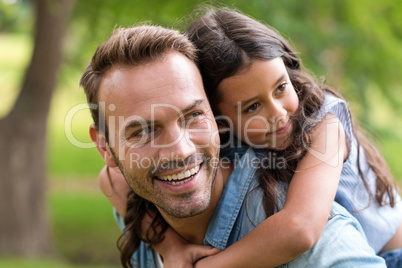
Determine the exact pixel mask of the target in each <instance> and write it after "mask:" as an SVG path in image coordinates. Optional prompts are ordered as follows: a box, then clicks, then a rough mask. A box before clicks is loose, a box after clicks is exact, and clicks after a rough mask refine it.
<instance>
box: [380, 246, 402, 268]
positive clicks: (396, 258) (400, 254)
mask: <svg viewBox="0 0 402 268" xmlns="http://www.w3.org/2000/svg"><path fill="white" fill-rule="evenodd" d="M380 256H381V257H383V258H384V259H385V262H386V264H387V267H388V268H401V267H402V248H398V249H394V250H390V251H386V252H384V253H381V254H380Z"/></svg>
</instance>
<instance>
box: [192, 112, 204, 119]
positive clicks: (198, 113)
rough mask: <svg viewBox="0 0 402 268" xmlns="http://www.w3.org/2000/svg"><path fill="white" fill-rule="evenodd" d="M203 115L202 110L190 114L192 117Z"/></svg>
mask: <svg viewBox="0 0 402 268" xmlns="http://www.w3.org/2000/svg"><path fill="white" fill-rule="evenodd" d="M201 115H202V112H201V111H195V112H192V113H191V114H190V116H191V117H193V118H194V117H198V116H201Z"/></svg>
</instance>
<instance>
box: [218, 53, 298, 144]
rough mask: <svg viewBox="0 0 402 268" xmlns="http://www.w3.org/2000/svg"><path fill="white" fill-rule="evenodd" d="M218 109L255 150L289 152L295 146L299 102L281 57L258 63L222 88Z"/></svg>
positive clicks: (220, 88)
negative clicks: (293, 141)
mask: <svg viewBox="0 0 402 268" xmlns="http://www.w3.org/2000/svg"><path fill="white" fill-rule="evenodd" d="M218 91H219V93H220V95H221V98H222V101H221V102H220V103H219V104H218V109H219V111H220V112H221V114H222V115H223V116H227V117H229V118H228V119H229V124H232V126H230V127H232V131H234V134H235V135H236V136H237V137H239V138H241V140H243V141H244V142H246V143H248V144H249V145H251V146H254V147H268V148H271V149H277V150H279V149H285V148H286V147H287V146H289V145H290V143H291V134H292V132H293V131H292V130H293V128H294V123H293V122H291V120H290V118H291V117H290V116H291V115H294V114H296V111H297V109H298V107H299V99H298V97H297V94H296V91H295V89H294V88H293V86H292V83H291V82H290V79H289V75H288V73H287V71H286V67H285V64H284V63H283V60H282V59H281V58H279V57H278V58H275V59H272V60H255V61H254V62H253V63H252V64H251V65H250V67H248V68H246V69H244V70H241V71H239V72H238V73H237V74H235V75H234V76H231V77H228V78H226V79H224V80H222V82H220V83H219V85H218Z"/></svg>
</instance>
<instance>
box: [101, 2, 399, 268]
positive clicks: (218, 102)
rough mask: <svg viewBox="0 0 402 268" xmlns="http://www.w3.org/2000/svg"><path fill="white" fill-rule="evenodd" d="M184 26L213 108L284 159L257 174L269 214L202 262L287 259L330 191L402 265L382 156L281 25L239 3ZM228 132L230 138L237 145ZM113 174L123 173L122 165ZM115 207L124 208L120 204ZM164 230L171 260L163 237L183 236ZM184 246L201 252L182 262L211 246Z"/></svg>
mask: <svg viewBox="0 0 402 268" xmlns="http://www.w3.org/2000/svg"><path fill="white" fill-rule="evenodd" d="M185 33H186V34H187V35H188V37H189V38H190V40H191V41H193V42H194V43H195V45H196V47H197V48H198V49H199V52H198V59H199V68H200V71H201V74H202V77H203V80H204V86H205V90H206V92H207V95H208V98H209V101H210V104H211V107H212V109H213V111H214V114H215V115H216V116H219V117H222V116H224V117H225V118H226V120H225V121H221V122H220V124H221V126H223V128H226V129H227V130H228V131H229V132H228V133H227V134H230V135H232V134H233V135H235V136H236V137H237V138H239V139H241V140H242V141H243V142H244V143H245V144H247V145H248V146H252V147H255V148H257V149H256V151H257V152H258V155H259V156H260V157H261V158H262V159H264V158H265V159H267V157H268V156H272V155H273V156H274V158H276V159H280V158H283V159H285V163H286V166H281V167H272V166H270V167H267V169H266V170H265V172H264V173H263V174H262V176H261V178H260V185H261V187H262V188H263V189H264V190H265V196H264V201H265V203H264V208H265V210H266V213H267V219H266V220H265V221H264V222H263V223H261V224H260V225H258V226H257V227H256V228H255V229H254V230H253V231H252V232H250V233H249V234H248V235H247V236H245V237H244V238H242V239H241V240H239V241H238V242H236V243H235V244H233V245H232V246H230V247H228V248H227V249H226V250H224V251H222V252H219V253H218V254H216V255H213V256H209V257H207V258H204V259H201V260H200V261H198V262H197V263H196V267H204V266H205V267H259V266H261V267H272V266H277V265H280V264H283V263H286V262H289V261H290V260H292V259H294V258H296V257H297V256H299V255H301V254H302V253H303V252H305V251H307V250H308V249H309V248H311V247H312V246H313V245H314V244H315V243H316V242H317V241H318V239H319V237H320V235H321V233H322V231H323V229H324V227H325V225H326V222H327V220H328V215H329V214H330V207H331V203H332V201H333V200H334V199H335V201H337V202H338V203H340V204H341V205H343V206H344V207H345V208H346V209H348V210H349V211H350V212H351V213H352V214H353V215H354V216H355V217H356V218H357V219H358V220H359V222H360V223H361V225H362V227H363V229H364V230H365V233H366V236H367V239H368V242H369V244H370V246H371V247H372V248H373V249H374V250H375V252H376V253H377V254H379V255H381V256H383V257H384V258H385V260H386V262H387V265H388V267H401V265H402V225H401V217H402V204H401V199H400V196H399V195H398V193H397V192H396V190H395V187H394V185H395V184H394V181H393V178H392V176H391V174H390V172H389V170H388V168H387V165H386V163H385V161H384V160H383V158H382V156H381V155H380V154H379V152H378V151H377V150H376V149H375V148H374V147H373V146H372V145H371V144H370V143H369V142H368V140H367V139H365V138H364V137H363V136H362V135H361V133H360V132H359V131H358V130H357V129H356V127H355V126H354V125H353V121H352V119H351V116H350V113H349V110H348V107H347V104H346V102H345V100H344V99H343V98H342V97H341V96H340V94H339V93H337V92H335V91H334V90H332V89H331V88H329V87H328V86H326V85H322V84H319V83H317V82H316V81H315V80H314V79H313V78H312V77H311V76H310V75H309V74H308V73H307V72H306V71H305V70H303V69H302V67H301V63H300V59H299V58H298V57H297V55H296V53H295V52H294V51H293V49H292V48H291V47H290V45H289V44H288V43H287V42H286V41H285V40H284V38H283V37H282V36H280V35H279V34H278V33H277V32H276V31H274V30H272V29H270V28H268V27H267V26H264V25H262V24H260V23H259V22H257V21H255V20H253V19H251V18H249V17H247V16H245V15H242V14H240V13H238V12H235V11H231V10H229V9H218V10H212V11H209V12H207V13H206V15H205V16H203V17H201V18H199V19H197V20H195V21H194V22H193V23H192V24H191V25H190V26H189V27H188V28H187V30H186V31H185ZM230 135H228V136H229V137H230ZM232 141H233V140H232V139H228V140H227V142H226V145H227V146H228V147H231V145H232V144H233V142H232ZM223 143H225V141H223ZM225 149H227V148H225ZM229 151H230V152H231V153H232V154H233V153H236V152H237V149H236V148H229ZM272 152H274V153H275V154H272ZM107 178H108V177H107V176H106V173H105V171H103V172H102V173H101V175H100V181H101V185H103V186H102V187H103V189H105V187H110V183H109V180H108V179H107ZM112 178H113V181H115V180H116V181H118V175H117V174H113V175H112ZM280 182H286V183H289V189H288V193H287V197H286V202H285V204H284V206H283V208H282V209H281V210H279V211H278V208H277V204H276V203H275V200H276V198H275V185H276V184H277V183H280ZM112 196H114V195H111V197H112ZM113 198H116V197H113ZM119 198H120V197H118V199H119ZM110 199H111V202H112V203H113V204H116V203H117V202H116V201H113V199H112V198H110ZM131 203H132V202H131ZM115 207H116V209H117V211H121V213H124V212H125V207H124V205H121V206H120V205H115ZM276 211H278V212H276ZM274 212H276V213H274ZM144 222H145V221H144ZM168 230H169V231H168V232H167V233H166V235H167V236H169V239H165V240H164V241H163V242H162V243H160V244H159V245H157V247H156V249H157V250H158V251H159V252H160V253H161V254H162V256H164V258H165V260H169V261H171V260H174V258H175V257H176V256H177V255H176V256H175V257H173V256H172V255H169V254H170V251H169V248H171V247H170V246H167V243H173V242H172V241H178V243H179V242H180V238H174V234H172V232H171V230H170V229H168ZM341 231H342V230H340V232H341ZM175 239H176V240H175ZM167 240H169V242H166V241H167ZM328 246H331V245H328ZM167 251H169V252H167ZM186 252H193V253H194V252H198V253H199V254H198V256H196V257H194V256H192V255H189V254H182V256H184V257H182V259H180V260H177V261H178V262H179V261H183V259H185V258H188V262H189V263H191V262H194V261H195V260H196V259H197V258H198V257H202V256H208V255H210V254H212V251H208V249H207V250H206V251H204V252H201V250H200V249H186ZM200 252H201V253H200ZM180 253H182V252H180ZM213 253H215V252H213ZM176 254H178V253H176ZM189 256H191V257H189ZM165 264H166V263H165Z"/></svg>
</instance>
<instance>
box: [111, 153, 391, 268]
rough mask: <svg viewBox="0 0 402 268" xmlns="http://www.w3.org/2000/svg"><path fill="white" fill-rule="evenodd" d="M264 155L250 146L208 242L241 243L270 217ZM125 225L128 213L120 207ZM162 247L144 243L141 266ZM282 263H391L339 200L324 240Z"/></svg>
mask: <svg viewBox="0 0 402 268" xmlns="http://www.w3.org/2000/svg"><path fill="white" fill-rule="evenodd" d="M258 161H260V160H259V158H257V157H256V156H255V153H254V151H253V150H252V149H248V150H247V152H246V153H245V154H244V155H243V157H242V158H241V159H240V161H238V162H237V164H236V167H235V169H234V170H233V172H232V174H231V176H230V178H229V179H228V181H227V183H226V185H225V189H224V191H223V193H222V196H221V199H220V201H219V203H218V205H217V207H216V210H215V213H214V215H213V217H212V219H211V222H210V224H209V226H208V230H207V233H206V235H205V240H204V244H205V245H211V246H213V247H216V248H219V249H221V250H223V249H225V248H226V247H228V246H230V245H231V244H233V243H235V242H236V241H238V240H239V239H241V238H242V237H243V236H245V235H246V234H247V233H249V232H250V231H251V230H252V229H254V228H255V226H256V225H258V224H259V223H261V222H262V221H264V220H265V218H266V216H265V212H264V208H263V206H262V190H261V189H260V188H259V187H258V185H259V184H258V177H257V175H258V174H257V172H256V171H257V167H258V165H259V162H258ZM278 196H279V200H278V201H279V202H278V203H279V206H280V207H281V206H282V205H283V203H284V201H285V197H286V186H283V188H282V189H278ZM115 216H116V220H117V222H118V223H119V226H120V228H124V223H123V220H122V218H121V217H120V216H119V215H118V214H117V213H116V212H115ZM156 254H157V253H156V252H154V251H153V250H147V245H146V244H144V243H142V244H141V246H140V248H139V250H138V251H137V252H136V253H135V254H134V255H133V258H134V259H135V260H136V264H137V267H147V268H148V267H152V268H157V267H156V266H155V263H156V256H157V255H156ZM281 267H386V266H385V262H384V260H383V259H382V258H381V257H378V256H377V255H376V254H375V252H374V250H373V249H372V248H371V247H370V246H369V245H368V243H367V239H366V237H365V235H364V232H363V229H362V228H361V226H360V224H359V222H358V221H357V220H356V219H355V218H354V217H353V216H351V215H350V213H349V212H347V211H346V209H344V208H343V207H341V206H340V205H339V204H337V203H335V202H334V203H333V205H332V208H331V215H329V220H328V222H327V225H326V227H325V229H324V232H323V233H322V235H321V237H320V240H319V241H318V242H317V243H316V244H315V245H314V246H313V247H312V248H311V249H310V250H308V251H306V252H305V253H304V254H303V255H301V256H300V257H298V258H297V259H295V260H293V261H291V262H289V263H287V264H284V265H282V266H281Z"/></svg>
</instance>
